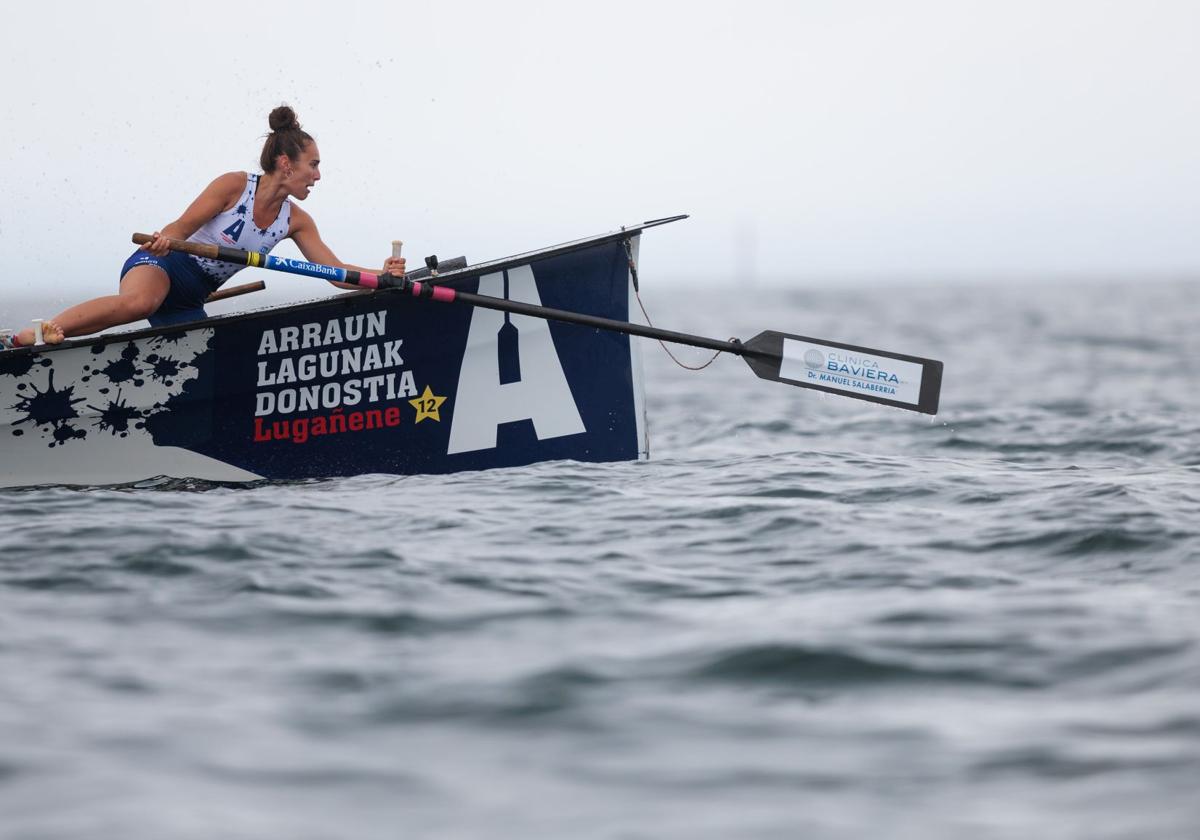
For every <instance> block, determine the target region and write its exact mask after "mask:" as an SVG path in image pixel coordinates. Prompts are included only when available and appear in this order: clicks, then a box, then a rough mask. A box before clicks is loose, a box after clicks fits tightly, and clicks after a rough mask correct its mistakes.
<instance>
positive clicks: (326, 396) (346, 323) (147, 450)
mask: <svg viewBox="0 0 1200 840" xmlns="http://www.w3.org/2000/svg"><path fill="white" fill-rule="evenodd" d="M680 218H685V217H682V216H678V217H672V218H668V219H659V220H655V221H651V222H645V223H642V224H640V225H633V226H628V227H623V228H621V229H620V230H618V231H613V232H610V233H606V234H601V235H598V236H592V237H587V238H585V239H580V240H576V241H574V242H570V243H566V244H563V245H558V246H554V247H550V248H544V249H541V250H538V251H532V252H527V253H524V254H520V255H517V256H513V257H507V258H504V259H500V260H494V261H491V262H486V263H480V264H477V265H473V266H467V265H464V266H463V267H462V268H458V269H455V270H450V271H444V270H443V271H440V272H438V271H437V268H438V266H437V263H436V261H433V262H432V263H431V265H432V266H433V268H434V275H435V276H430V277H425V278H419V277H418V276H416V274H415V273H414V274H410V275H405V277H403V278H393V277H391V276H390V275H381V276H376V275H367V274H365V273H364V274H362V275H361V276H360V275H359V273H358V272H346V271H343V270H342V269H338V268H334V267H330V266H320V265H316V264H313V263H307V262H303V261H300V260H289V259H287V258H280V257H274V256H269V257H262V256H261V255H259V254H252V253H246V252H241V251H233V250H231V249H224V248H222V249H217V250H219V252H220V253H214V254H213V255H212V256H214V257H216V258H219V259H227V260H231V261H244V262H245V263H246V264H250V265H261V266H262V267H265V268H271V269H275V270H280V271H288V272H290V273H296V274H305V275H311V276H316V277H322V278H324V279H327V280H339V281H346V282H351V283H358V284H360V285H362V286H364V287H370V288H364V289H363V290H361V291H350V292H347V293H344V294H339V295H336V296H333V297H327V298H322V299H319V300H315V301H309V302H304V303H299V304H292V305H286V306H275V307H267V308H263V309H258V310H254V311H249V312H243V313H239V314H235V315H228V316H223V317H216V318H209V319H206V320H201V321H196V322H192V323H188V324H180V325H173V326H170V327H163V328H157V329H138V330H132V331H125V332H115V333H106V334H102V335H100V336H96V337H92V338H87V339H81V340H69V341H65V342H63V343H61V344H58V345H39V346H35V347H29V348H19V349H16V350H9V351H5V352H3V353H0V487H15V486H27V485H46V484H56V485H112V484H126V483H135V482H139V481H143V480H146V479H151V478H157V477H169V478H192V479H202V480H206V481H217V482H247V481H259V480H264V479H267V480H289V479H290V480H295V479H309V478H323V477H334V476H350V475H358V474H364V473H388V474H399V475H412V474H437V473H451V472H458V471H465V470H482V469H492V468H497V467H513V466H520V465H526V464H532V463H536V462H540V461H552V460H564V459H569V460H575V461H587V462H604V461H626V460H635V459H640V458H646V457H648V455H649V451H648V450H649V447H648V443H647V436H646V418H645V399H644V392H643V383H642V367H641V359H640V356H639V348H638V342H635V341H631V340H630V337H631V336H633V335H641V336H650V337H655V338H659V339H661V340H666V341H678V342H682V343H685V344H692V345H694V346H699V347H707V348H710V349H716V350H725V351H728V352H732V353H736V354H738V355H742V356H743V357H744V358H745V359H746V361H747V362H748V363H749V364H750V367H751V369H752V370H753V371H754V372H755V373H756V374H757V375H758V376H760V377H762V378H764V379H772V380H776V381H780V382H786V383H788V384H793V385H801V386H803V387H808V388H815V389H817V390H822V391H827V392H830V393H835V394H842V395H845V396H852V397H855V398H858V399H866V400H870V401H874V402H879V403H884V404H888V405H894V406H897V407H900V408H907V409H911V410H915V411H922V412H926V413H935V412H936V410H937V401H938V392H939V389H940V381H941V363H940V362H936V361H933V360H928V359H921V358H918V357H913V356H902V355H897V354H887V353H884V352H883V351H875V350H869V349H868V348H858V347H854V346H853V345H846V344H838V343H831V342H821V341H819V340H816V339H807V338H804V337H802V336H791V335H787V334H783V333H773V332H765V333H762V334H760V335H759V336H756V337H755V338H754V339H751V340H750V341H748V342H746V343H745V344H743V343H742V342H740V341H737V340H732V341H716V340H713V339H705V338H702V337H699V336H688V335H686V334H683V333H674V332H671V331H667V330H661V329H657V328H654V327H648V326H646V325H641V324H633V323H630V322H629V315H630V304H631V301H632V300H633V299H634V295H635V294H636V291H637V288H636V287H637V282H638V279H637V255H638V244H639V241H640V237H641V234H642V232H643V231H644V230H646V229H647V228H651V227H655V226H657V225H661V224H665V223H667V222H671V221H675V220H677V219H680ZM139 237H141V238H140V239H139ZM145 238H146V237H144V236H142V235H140V234H138V235H135V241H142V240H144V239H145ZM173 247H177V248H178V249H180V250H187V249H189V248H195V247H197V246H194V245H192V244H190V243H182V242H181V243H174V245H173ZM204 247H213V248H215V246H204ZM439 302H442V303H459V304H467V305H449V306H443V305H437V304H438V303H439ZM871 354H874V355H871ZM846 359H850V360H851V361H852V362H854V363H855V364H857V365H858V367H846V366H845V364H844V362H845V360H846ZM817 360H819V364H818V363H817ZM834 360H837V361H838V364H839V365H842V366H843V367H845V371H843V370H841V369H840V368H835V367H834V366H833V365H834ZM880 360H882V361H883V367H882V368H881V367H880V364H879V362H880ZM826 366H827V367H826ZM854 371H857V373H855V372H854ZM889 377H890V381H889V379H888V378H889Z"/></svg>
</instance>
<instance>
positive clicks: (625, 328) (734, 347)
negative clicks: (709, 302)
mask: <svg viewBox="0 0 1200 840" xmlns="http://www.w3.org/2000/svg"><path fill="white" fill-rule="evenodd" d="M405 285H407V286H408V287H409V288H408V289H407V291H410V292H411V293H412V294H413V295H414V296H415V297H429V298H433V299H434V300H442V301H459V302H461V303H469V304H471V305H472V306H479V307H482V308H484V309H495V310H497V311H499V312H511V313H513V314H516V315H530V316H532V317H534V318H548V319H549V320H551V321H562V322H564V323H567V324H579V325H581V326H584V327H595V328H597V329H601V330H612V331H614V332H620V333H625V334H626V335H636V336H641V337H642V338H656V339H658V340H659V341H670V342H672V343H674V344H687V345H690V346H692V347H702V348H704V349H705V350H722V351H725V352H727V353H734V354H737V355H739V356H740V355H743V354H744V353H745V352H746V350H745V348H744V347H743V346H742V344H741V342H735V341H720V340H718V339H715V338H705V337H704V336H700V335H690V334H688V333H681V332H675V331H674V330H664V329H660V328H659V327H649V326H645V325H643V324H635V323H632V322H631V321H617V320H615V319H613V318H601V317H599V316H598V315H587V314H584V313H582V312H569V311H567V310H565V309H553V308H551V307H549V306H537V305H535V304H532V303H524V302H523V301H519V300H506V299H504V298H495V297H490V296H488V295H477V294H473V293H472V292H460V291H458V290H457V289H451V288H450V287H448V286H430V285H429V284H426V283H421V282H419V281H406V283H405ZM401 290H402V291H404V290H405V288H404V286H401Z"/></svg>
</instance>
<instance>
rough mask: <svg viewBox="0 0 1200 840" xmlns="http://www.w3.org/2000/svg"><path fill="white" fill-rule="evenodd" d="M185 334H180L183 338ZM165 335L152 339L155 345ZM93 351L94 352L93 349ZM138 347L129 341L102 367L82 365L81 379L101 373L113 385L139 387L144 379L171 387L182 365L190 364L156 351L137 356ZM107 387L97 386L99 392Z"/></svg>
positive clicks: (86, 379) (185, 366)
mask: <svg viewBox="0 0 1200 840" xmlns="http://www.w3.org/2000/svg"><path fill="white" fill-rule="evenodd" d="M183 335H184V334H182V333H181V334H180V336H181V337H182V336H183ZM166 338H167V336H158V337H157V338H156V339H155V342H154V343H155V344H156V345H159V344H160V343H164V340H165V339H166ZM92 352H93V353H96V352H97V351H96V350H95V349H94V348H93V350H92ZM140 356H141V349H140V348H139V347H138V346H137V344H135V343H133V342H132V341H131V342H130V343H129V344H128V345H127V346H126V347H125V349H124V350H122V351H121V358H119V359H116V360H114V361H111V362H109V363H108V364H106V365H104V366H102V367H92V366H91V365H85V366H84V368H83V372H84V375H83V376H81V377H80V381H81V382H90V381H91V379H92V377H95V376H101V377H103V378H105V379H107V380H108V381H109V382H110V383H111V384H113V385H117V386H120V385H124V384H127V383H128V384H132V385H133V386H135V387H139V388H140V387H141V386H142V385H143V384H144V383H145V380H146V379H147V378H149V379H153V380H156V381H158V382H161V383H162V384H164V385H166V386H168V387H170V386H171V385H172V384H173V383H174V382H175V380H176V379H178V378H179V375H180V373H181V372H182V371H183V369H184V368H187V367H190V365H188V364H186V363H185V362H181V361H179V360H178V359H175V358H173V357H171V356H167V355H165V354H163V355H160V354H158V353H149V354H147V355H146V357H145V358H144V359H143V358H140ZM109 390H110V389H109V388H108V387H101V388H99V391H100V393H102V394H107V393H108V392H109Z"/></svg>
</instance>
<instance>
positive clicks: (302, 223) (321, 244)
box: [288, 204, 405, 289]
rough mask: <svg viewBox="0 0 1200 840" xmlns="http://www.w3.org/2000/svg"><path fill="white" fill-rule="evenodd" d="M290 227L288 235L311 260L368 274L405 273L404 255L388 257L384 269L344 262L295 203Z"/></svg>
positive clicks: (354, 287) (353, 287)
mask: <svg viewBox="0 0 1200 840" xmlns="http://www.w3.org/2000/svg"><path fill="white" fill-rule="evenodd" d="M289 228H290V229H289V230H288V236H290V237H291V238H292V239H293V240H294V241H295V243H296V246H297V247H298V248H299V249H300V253H301V254H303V255H304V259H306V260H308V261H309V262H314V263H320V264H321V265H333V266H337V267H338V268H348V269H350V270H352V271H365V272H367V273H368V274H381V273H384V272H390V273H392V274H403V273H404V263H405V260H404V257H388V258H387V259H386V260H384V263H383V268H382V269H378V268H364V267H362V266H359V265H351V264H350V263H345V262H342V261H341V260H339V259H338V258H337V255H336V254H334V253H333V249H332V248H330V247H329V246H328V245H326V244H325V240H323V239H321V233H320V231H318V230H317V224H316V222H314V221H313V218H312V216H310V215H309V214H308V213H307V212H306V211H304V210H301V209H300V208H299V207H297V206H296V205H295V204H293V205H292V219H291V224H290V225H289ZM333 285H335V286H341V287H342V288H343V289H358V288H360V287H359V286H354V285H351V284H349V283H334V284H333Z"/></svg>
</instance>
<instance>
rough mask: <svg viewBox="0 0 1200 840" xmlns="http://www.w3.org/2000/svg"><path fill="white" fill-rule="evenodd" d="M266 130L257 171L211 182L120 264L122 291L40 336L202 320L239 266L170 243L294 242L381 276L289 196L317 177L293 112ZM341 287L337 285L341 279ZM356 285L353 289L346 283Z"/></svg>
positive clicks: (52, 339)
mask: <svg viewBox="0 0 1200 840" xmlns="http://www.w3.org/2000/svg"><path fill="white" fill-rule="evenodd" d="M269 121H270V125H271V133H270V134H269V135H267V141H266V143H265V144H264V145H263V150H262V156H261V157H260V158H259V163H260V165H261V166H262V170H263V174H262V175H251V174H248V173H246V172H227V173H225V174H224V175H221V176H220V177H218V178H217V179H216V180H214V181H213V182H212V183H211V184H209V185H208V187H206V188H205V190H204V192H202V193H200V195H199V196H198V197H197V198H196V200H195V201H193V202H192V203H191V206H189V207H188V208H187V210H185V211H184V212H183V215H182V216H180V217H179V218H178V219H176V220H175V221H174V222H171V223H170V224H169V225H167V226H166V227H164V228H163V229H162V230H161V231H155V233H154V238H153V239H152V240H151V241H149V242H147V243H146V244H145V245H142V246H141V247H140V248H139V249H138V250H137V251H135V252H134V253H133V256H131V257H130V258H129V259H128V260H126V261H125V265H124V266H123V267H122V268H121V286H120V292H119V293H118V294H115V295H107V296H105V297H99V298H95V299H93V300H89V301H87V302H85V303H81V304H79V305H77V306H72V307H71V308H70V309H68V310H66V311H65V312H63V313H62V314H60V315H58V316H57V317H55V318H54V319H53V320H51V321H45V322H43V324H42V337H43V340H44V341H45V342H46V343H48V344H57V343H59V342H61V341H62V340H63V338H64V337H68V336H76V335H88V334H89V333H94V332H99V331H100V330H104V329H107V328H109V327H115V326H118V325H121V324H128V323H131V322H133V321H138V320H141V319H142V318H146V319H148V320H149V321H150V324H151V325H152V326H155V327H160V326H165V325H167V324H178V323H182V322H184V321H195V320H199V319H202V318H205V317H207V316H206V313H205V312H204V301H205V299H206V298H207V297H208V296H209V295H210V294H212V293H213V292H214V291H215V290H216V289H217V287H219V286H220V285H221V284H222V283H224V282H225V281H226V280H228V279H229V278H230V277H232V276H233V275H234V274H235V273H236V272H237V271H239V270H240V269H241V266H236V265H232V264H229V263H224V262H218V261H216V260H209V259H204V258H202V257H194V256H191V255H190V254H184V253H181V252H178V251H171V250H170V249H169V240H171V239H187V240H190V241H192V242H202V243H206V244H215V245H224V246H227V247H235V248H239V249H241V250H243V251H258V252H259V253H262V254H266V253H269V252H270V250H271V249H272V248H274V247H275V246H276V245H278V244H279V242H280V240H283V239H293V240H295V242H296V245H297V246H298V247H299V248H300V252H301V253H302V254H303V255H304V258H305V259H306V260H309V261H310V262H316V263H322V264H324V265H335V266H340V267H342V268H347V269H353V270H356V271H367V272H371V273H380V272H379V271H378V270H377V269H368V268H360V267H359V266H355V265H350V264H348V263H344V262H341V261H340V260H339V259H338V258H337V257H336V256H334V253H333V251H332V250H330V248H329V246H328V245H326V244H325V242H324V241H323V240H322V239H321V234H320V233H319V232H318V231H317V226H316V224H315V223H314V222H313V219H312V216H310V215H308V213H306V212H304V211H303V210H301V209H300V208H299V207H297V206H296V205H295V204H293V203H292V202H291V201H290V200H289V199H291V198H295V199H296V200H298V201H303V200H304V199H306V198H308V194H309V192H311V190H312V188H313V185H315V184H316V183H317V181H319V180H321V171H320V165H321V155H320V153H319V152H318V151H317V144H316V141H314V140H313V138H312V137H311V136H309V134H308V133H307V132H305V131H303V130H301V128H300V123H299V122H297V121H296V114H295V112H294V111H293V110H292V109H291V108H289V107H288V106H286V105H281V106H280V107H278V108H276V109H275V110H273V111H272V112H271V115H270V117H269ZM383 272H390V273H392V274H403V273H404V258H403V257H389V258H388V259H387V260H386V261H385V262H384V264H383ZM339 285H341V284H339ZM348 288H355V287H348ZM8 341H9V342H10V344H9V346H13V347H24V346H26V345H30V344H33V343H34V341H35V336H34V331H33V330H32V329H25V330H22V331H21V332H20V333H18V334H17V335H15V336H12V337H11V338H10V339H8Z"/></svg>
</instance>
